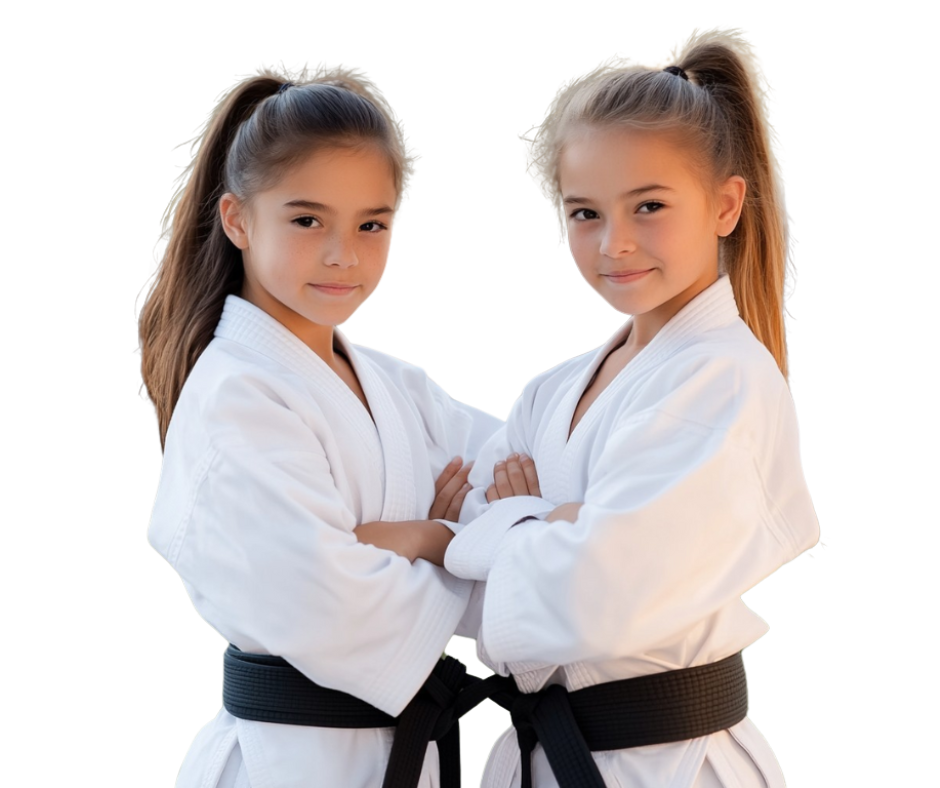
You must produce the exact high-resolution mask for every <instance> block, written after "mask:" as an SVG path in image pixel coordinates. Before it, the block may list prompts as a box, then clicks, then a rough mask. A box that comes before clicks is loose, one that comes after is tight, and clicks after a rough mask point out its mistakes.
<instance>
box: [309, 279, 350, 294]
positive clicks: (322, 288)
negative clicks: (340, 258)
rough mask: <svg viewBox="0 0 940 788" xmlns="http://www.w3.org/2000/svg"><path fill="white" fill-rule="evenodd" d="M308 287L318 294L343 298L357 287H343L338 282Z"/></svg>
mask: <svg viewBox="0 0 940 788" xmlns="http://www.w3.org/2000/svg"><path fill="white" fill-rule="evenodd" d="M310 287H312V288H313V289H314V290H316V291H317V292H318V293H323V294H324V295H331V296H344V295H348V294H349V293H351V292H352V291H353V290H355V289H356V288H357V287H359V285H344V284H340V283H339V282H324V283H322V284H315V283H311V284H310Z"/></svg>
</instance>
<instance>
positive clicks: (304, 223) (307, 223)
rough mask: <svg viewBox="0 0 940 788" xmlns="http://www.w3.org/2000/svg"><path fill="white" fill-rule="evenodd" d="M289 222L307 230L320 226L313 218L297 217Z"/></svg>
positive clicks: (317, 220) (318, 221)
mask: <svg viewBox="0 0 940 788" xmlns="http://www.w3.org/2000/svg"><path fill="white" fill-rule="evenodd" d="M291 221H292V222H293V223H294V224H296V225H299V226H300V227H306V228H308V229H309V228H311V227H319V226H320V220H319V219H317V218H316V217H315V216H298V217H297V218H296V219H291Z"/></svg>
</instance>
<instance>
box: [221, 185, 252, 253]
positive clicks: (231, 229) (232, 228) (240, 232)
mask: <svg viewBox="0 0 940 788" xmlns="http://www.w3.org/2000/svg"><path fill="white" fill-rule="evenodd" d="M219 215H220V216H221V217H222V229H223V230H224V231H225V234H226V235H227V236H228V239H229V240H230V241H231V242H232V243H233V244H235V246H237V247H238V248H239V249H241V250H242V251H244V250H245V249H247V248H248V225H247V213H246V211H245V210H244V206H243V205H242V202H241V200H239V199H238V197H236V196H235V195H234V194H232V193H231V192H226V193H225V194H223V195H222V196H221V197H220V198H219Z"/></svg>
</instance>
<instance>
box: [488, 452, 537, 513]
mask: <svg viewBox="0 0 940 788" xmlns="http://www.w3.org/2000/svg"><path fill="white" fill-rule="evenodd" d="M514 495H534V496H535V497H536V498H540V497H541V496H542V491H541V490H540V489H539V477H538V474H537V473H536V472H535V463H534V462H533V461H532V458H531V457H527V456H526V455H525V454H510V455H509V456H508V457H507V458H506V459H505V460H504V461H501V462H498V463H496V465H495V467H494V468H493V483H492V484H491V485H490V486H489V487H487V489H486V500H487V503H493V501H501V500H502V499H503V498H512V497H513V496H514Z"/></svg>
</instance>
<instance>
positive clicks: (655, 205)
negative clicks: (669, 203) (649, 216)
mask: <svg viewBox="0 0 940 788" xmlns="http://www.w3.org/2000/svg"><path fill="white" fill-rule="evenodd" d="M665 207H666V206H665V204H664V203H661V202H656V200H651V201H650V202H645V203H643V204H642V205H641V206H640V207H639V208H637V209H636V210H637V213H656V211H658V210H659V209H660V208H665Z"/></svg>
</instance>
